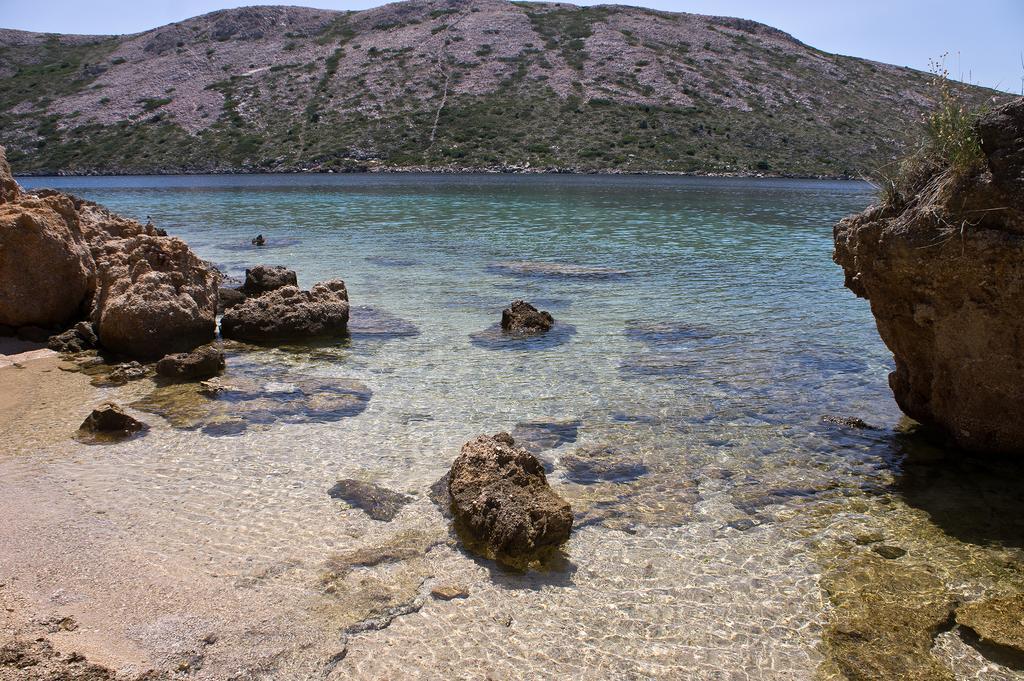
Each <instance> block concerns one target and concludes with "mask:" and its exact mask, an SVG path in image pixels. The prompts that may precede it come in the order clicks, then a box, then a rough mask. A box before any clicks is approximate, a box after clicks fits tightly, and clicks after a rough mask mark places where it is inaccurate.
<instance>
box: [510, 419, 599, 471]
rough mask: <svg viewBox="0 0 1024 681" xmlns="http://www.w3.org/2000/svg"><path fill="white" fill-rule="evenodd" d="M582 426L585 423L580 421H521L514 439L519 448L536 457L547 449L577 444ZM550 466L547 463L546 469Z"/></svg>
mask: <svg viewBox="0 0 1024 681" xmlns="http://www.w3.org/2000/svg"><path fill="white" fill-rule="evenodd" d="M582 425H583V421H581V420H580V419H564V420H561V421H520V422H519V423H517V424H516V426H515V428H513V429H512V438H513V439H514V440H515V441H516V444H517V445H518V446H520V447H522V448H524V449H525V450H526V451H528V452H530V453H531V454H533V455H535V456H536V455H537V454H538V453H539V452H542V451H544V450H546V449H554V448H555V447H558V446H560V445H563V444H566V443H570V442H576V438H577V437H578V436H579V429H580V427H581V426H582ZM548 466H549V464H548V463H545V468H547V467H548ZM549 472H550V471H549Z"/></svg>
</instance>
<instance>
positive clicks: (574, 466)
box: [561, 447, 647, 485]
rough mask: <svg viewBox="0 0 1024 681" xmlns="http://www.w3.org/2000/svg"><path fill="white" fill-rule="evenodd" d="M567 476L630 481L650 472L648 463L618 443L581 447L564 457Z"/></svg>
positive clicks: (587, 482)
mask: <svg viewBox="0 0 1024 681" xmlns="http://www.w3.org/2000/svg"><path fill="white" fill-rule="evenodd" d="M561 464H562V467H563V468H565V477H566V478H568V479H569V480H571V481H572V482H575V483H578V484H581V485H590V484H593V483H596V482H630V481H633V480H636V479H637V478H639V477H640V476H642V475H646V474H647V466H646V464H644V462H643V461H641V460H640V459H638V458H635V457H633V456H630V455H629V453H628V452H623V451H622V450H619V449H616V448H614V447H580V448H578V449H576V450H575V451H574V452H571V453H569V454H566V455H565V456H563V457H562V458H561Z"/></svg>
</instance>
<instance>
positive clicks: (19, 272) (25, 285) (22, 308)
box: [0, 159, 217, 357]
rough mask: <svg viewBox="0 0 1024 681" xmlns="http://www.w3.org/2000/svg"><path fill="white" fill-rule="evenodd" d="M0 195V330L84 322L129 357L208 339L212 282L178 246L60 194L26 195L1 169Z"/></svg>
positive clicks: (208, 271) (0, 164) (209, 271)
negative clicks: (0, 200)
mask: <svg viewBox="0 0 1024 681" xmlns="http://www.w3.org/2000/svg"><path fill="white" fill-rule="evenodd" d="M0 192H2V193H0V197H2V199H3V200H2V202H0V288H2V290H3V292H4V295H3V296H2V297H0V324H6V325H10V326H14V327H25V326H39V327H59V326H62V325H64V324H66V323H67V322H71V321H75V320H76V318H78V319H81V318H82V317H85V316H88V317H89V318H90V320H91V321H92V323H93V326H94V329H93V330H94V332H95V333H96V334H97V336H98V338H99V342H100V343H101V344H102V346H103V347H104V348H106V349H108V350H111V351H113V352H116V353H121V354H125V355H130V356H135V357H160V356H162V355H165V354H167V353H170V352H182V351H187V350H191V349H192V348H194V347H196V346H197V345H201V344H202V343H205V342H208V341H210V340H212V339H213V335H214V332H215V321H214V315H215V314H216V308H217V288H216V283H217V275H216V272H215V270H214V269H213V268H212V267H210V266H209V265H207V264H206V263H204V262H203V261H201V260H200V259H199V258H197V257H196V256H195V254H194V253H192V251H191V250H189V248H188V246H187V245H186V244H185V243H184V242H183V241H181V240H179V239H174V238H168V237H166V236H159V234H158V230H157V229H156V228H155V227H153V226H152V225H142V224H140V223H139V222H137V221H135V220H130V219H128V218H125V217H122V216H119V215H116V214H114V213H111V212H110V211H108V210H106V209H104V208H102V207H101V206H99V205H97V204H95V203H92V202H89V201H83V200H81V199H78V198H75V197H73V196H69V195H66V194H62V193H60V192H56V191H52V190H41V191H37V192H33V193H29V194H27V193H24V192H22V191H21V190H20V189H19V188H18V186H17V184H16V183H15V182H14V180H13V178H12V177H11V175H10V169H9V168H8V167H7V164H6V162H4V161H2V159H0ZM83 338H84V337H83ZM68 340H72V341H73V339H70V338H69V339H68Z"/></svg>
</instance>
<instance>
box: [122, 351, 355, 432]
mask: <svg viewBox="0 0 1024 681" xmlns="http://www.w3.org/2000/svg"><path fill="white" fill-rule="evenodd" d="M232 366H234V364H232ZM372 394H373V393H372V392H371V391H370V389H369V388H367V387H366V386H365V385H363V384H362V383H360V382H358V381H354V380H350V379H328V378H319V377H313V376H305V375H301V374H295V373H291V372H288V371H281V370H278V369H276V368H271V369H269V370H266V371H264V373H263V374H262V375H259V376H229V377H227V378H220V379H214V380H210V381H202V382H187V383H171V384H168V385H162V386H158V387H157V388H155V389H154V390H153V391H152V392H151V393H150V394H149V395H147V396H145V397H143V398H142V399H140V400H137V401H136V402H133V403H132V405H131V406H132V407H134V408H136V409H139V410H140V411H146V412H150V413H153V414H157V415H159V416H163V417H164V418H166V419H167V420H168V421H169V422H170V424H171V425H172V426H173V427H175V428H181V429H185V430H195V429H200V430H202V432H204V433H206V434H208V435H237V434H239V433H241V432H242V431H244V430H246V429H247V428H248V427H249V426H252V425H266V424H271V423H315V422H325V421H338V420H341V419H343V418H348V417H352V416H356V415H358V414H361V413H362V412H363V411H364V410H365V409H366V406H367V404H368V403H369V401H370V398H371V396H372Z"/></svg>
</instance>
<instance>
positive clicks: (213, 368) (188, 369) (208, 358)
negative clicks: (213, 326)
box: [156, 345, 224, 381]
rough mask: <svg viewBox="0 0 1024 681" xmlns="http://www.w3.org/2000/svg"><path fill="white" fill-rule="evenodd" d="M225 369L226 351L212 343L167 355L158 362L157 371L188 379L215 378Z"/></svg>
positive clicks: (165, 374)
mask: <svg viewBox="0 0 1024 681" xmlns="http://www.w3.org/2000/svg"><path fill="white" fill-rule="evenodd" d="M223 370H224V351H223V350H221V349H220V348H217V347H214V346H212V345H204V346H202V347H199V348H196V349H195V350H193V351H192V352H179V353H175V354H172V355H166V356H165V357H164V358H163V359H161V360H160V361H159V362H157V363H156V373H157V374H159V375H161V376H163V377H164V378H176V379H181V380H188V381H196V380H201V379H204V378H213V377H214V376H216V375H217V374H219V373H220V372H221V371H223Z"/></svg>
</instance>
